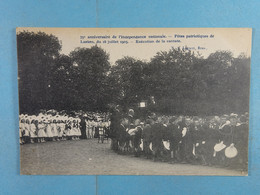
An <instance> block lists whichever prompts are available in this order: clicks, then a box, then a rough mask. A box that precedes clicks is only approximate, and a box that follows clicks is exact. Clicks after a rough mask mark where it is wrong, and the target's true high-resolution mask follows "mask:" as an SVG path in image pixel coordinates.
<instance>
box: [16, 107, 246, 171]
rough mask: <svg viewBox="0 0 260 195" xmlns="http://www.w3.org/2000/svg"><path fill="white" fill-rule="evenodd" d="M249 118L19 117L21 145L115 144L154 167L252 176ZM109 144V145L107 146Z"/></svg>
mask: <svg viewBox="0 0 260 195" xmlns="http://www.w3.org/2000/svg"><path fill="white" fill-rule="evenodd" d="M248 122H249V115H248V113H245V114H242V115H238V114H234V113H231V114H229V115H221V116H207V117H199V116H166V115H158V114H155V113H151V114H149V116H147V117H146V118H143V117H142V119H140V118H138V117H136V116H135V112H134V110H133V109H130V110H129V111H128V112H127V113H122V112H121V111H119V110H118V109H115V110H114V111H113V112H112V113H93V112H92V113H82V112H81V113H74V114H73V115H70V114H66V113H59V112H56V111H54V112H49V113H48V112H40V113H39V114H38V115H27V114H20V115H19V129H20V131H19V132H20V144H25V143H35V142H38V143H42V142H46V141H63V140H79V139H91V138H100V134H102V136H104V135H105V134H106V135H107V136H108V137H110V138H111V147H112V149H113V150H114V151H115V152H117V153H118V154H133V155H134V156H136V157H139V156H141V157H145V158H148V159H152V160H154V161H168V162H170V163H190V164H201V165H208V166H222V167H223V166H224V167H230V168H235V169H240V170H245V171H246V170H247V159H248V157H247V153H248V151H247V150H248V127H249V126H248ZM102 142H103V141H102Z"/></svg>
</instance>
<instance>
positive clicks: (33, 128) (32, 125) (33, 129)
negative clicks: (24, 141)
mask: <svg viewBox="0 0 260 195" xmlns="http://www.w3.org/2000/svg"><path fill="white" fill-rule="evenodd" d="M29 125H30V128H29V130H30V142H31V143H32V144H33V143H34V139H35V138H36V137H37V135H36V125H35V120H34V119H33V120H32V121H31V123H30V124H29Z"/></svg>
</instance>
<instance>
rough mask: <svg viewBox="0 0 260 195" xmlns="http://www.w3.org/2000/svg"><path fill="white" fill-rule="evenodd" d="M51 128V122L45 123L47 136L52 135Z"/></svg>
mask: <svg viewBox="0 0 260 195" xmlns="http://www.w3.org/2000/svg"><path fill="white" fill-rule="evenodd" d="M51 129H52V128H51V124H47V127H46V136H47V137H53V134H52V131H51Z"/></svg>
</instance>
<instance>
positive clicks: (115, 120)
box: [108, 105, 122, 151]
mask: <svg viewBox="0 0 260 195" xmlns="http://www.w3.org/2000/svg"><path fill="white" fill-rule="evenodd" d="M121 117H122V116H121V112H120V110H119V105H117V106H116V107H115V108H114V109H113V110H112V111H111V117H110V121H111V124H110V133H109V135H108V136H109V138H111V149H112V150H114V151H117V150H118V136H117V135H118V134H117V131H118V129H119V127H120V120H121Z"/></svg>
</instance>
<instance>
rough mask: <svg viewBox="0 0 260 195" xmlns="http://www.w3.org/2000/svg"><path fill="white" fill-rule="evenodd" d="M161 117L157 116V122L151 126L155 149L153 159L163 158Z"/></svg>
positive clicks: (153, 147)
mask: <svg viewBox="0 0 260 195" xmlns="http://www.w3.org/2000/svg"><path fill="white" fill-rule="evenodd" d="M160 123H161V120H160V118H157V120H156V122H155V123H154V125H153V126H152V128H151V132H152V136H151V138H152V149H153V161H156V160H158V159H161V157H162V149H163V143H162V140H163V132H162V131H161V129H162V125H161V124H160Z"/></svg>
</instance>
